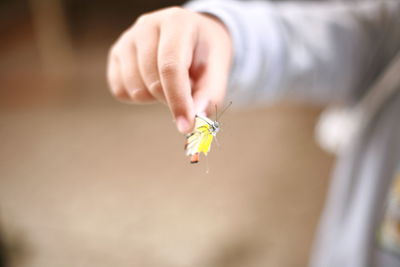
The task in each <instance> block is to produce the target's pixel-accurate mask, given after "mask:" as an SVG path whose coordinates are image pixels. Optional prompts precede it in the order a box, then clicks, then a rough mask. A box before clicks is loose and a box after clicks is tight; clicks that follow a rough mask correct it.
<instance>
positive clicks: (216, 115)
mask: <svg viewBox="0 0 400 267" xmlns="http://www.w3.org/2000/svg"><path fill="white" fill-rule="evenodd" d="M215 121H218V110H217V104H215Z"/></svg>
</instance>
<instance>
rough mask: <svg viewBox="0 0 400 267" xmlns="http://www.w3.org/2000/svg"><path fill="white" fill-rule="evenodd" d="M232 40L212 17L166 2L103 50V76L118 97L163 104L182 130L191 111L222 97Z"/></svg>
mask: <svg viewBox="0 0 400 267" xmlns="http://www.w3.org/2000/svg"><path fill="white" fill-rule="evenodd" d="M231 58H232V43H231V38H230V36H229V33H228V31H227V30H226V28H225V26H224V25H223V24H222V22H220V21H219V20H218V19H216V18H215V17H212V16H210V15H206V14H201V13H196V12H192V11H189V10H186V9H183V8H179V7H171V8H167V9H163V10H159V11H155V12H152V13H148V14H144V15H142V16H140V17H139V18H138V19H137V21H136V22H135V23H134V24H133V26H131V27H130V28H129V29H127V30H126V31H125V32H124V33H122V35H121V36H120V37H119V39H118V40H117V41H116V43H115V44H114V45H113V46H112V48H111V49H110V53H109V60H108V70H107V78H108V82H109V85H110V88H111V92H112V94H113V95H114V96H115V97H117V98H118V99H120V100H127V101H129V102H133V103H148V102H152V101H154V100H158V101H160V102H163V103H165V104H167V105H168V107H169V109H170V110H171V112H172V115H173V117H174V119H175V122H176V124H177V127H178V130H179V131H180V132H182V133H188V132H190V131H191V129H192V128H193V124H194V115H195V114H197V113H206V114H210V113H211V112H212V111H213V108H214V105H215V104H219V103H221V102H222V100H223V98H224V96H225V91H226V86H227V80H228V75H229V70H230V65H231Z"/></svg>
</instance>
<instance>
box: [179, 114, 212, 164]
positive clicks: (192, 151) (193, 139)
mask: <svg viewBox="0 0 400 267" xmlns="http://www.w3.org/2000/svg"><path fill="white" fill-rule="evenodd" d="M210 127H211V126H210V124H209V123H208V122H207V121H205V120H204V119H202V118H199V117H196V121H195V129H194V131H193V132H192V133H190V134H189V135H188V136H187V143H186V146H185V149H186V155H188V156H194V158H196V159H192V161H191V162H192V163H195V162H197V161H198V154H199V153H201V152H203V153H204V155H207V153H208V152H209V151H210V147H211V142H212V139H213V135H212V134H211V131H210Z"/></svg>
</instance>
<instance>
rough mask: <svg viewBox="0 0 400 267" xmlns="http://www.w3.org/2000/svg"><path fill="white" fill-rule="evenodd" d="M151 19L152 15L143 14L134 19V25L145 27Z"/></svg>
mask: <svg viewBox="0 0 400 267" xmlns="http://www.w3.org/2000/svg"><path fill="white" fill-rule="evenodd" d="M151 19H152V15H151V14H147V13H145V14H143V15H141V16H139V17H138V18H137V19H136V22H135V24H134V25H146V24H147V23H149V22H150V21H151Z"/></svg>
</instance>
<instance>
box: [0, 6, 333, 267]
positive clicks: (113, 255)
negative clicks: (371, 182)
mask: <svg viewBox="0 0 400 267" xmlns="http://www.w3.org/2000/svg"><path fill="white" fill-rule="evenodd" d="M182 3H183V2H182V1H167V0H165V1H161V0H146V1H144V0H143V1H139V0H135V1H126V0H125V1H123V0H114V1H106V0H98V1H88V0H86V1H84V0H18V1H17V0H0V34H1V35H0V36H1V42H0V266H1V267H10V266H11V267H15V266H18V267H19V266H21V267H22V266H24V267H25V266H27V267H28V266H29V267H50V266H51V267H54V266H57V267H64V266H65V267H67V266H96V267H103V266H104V267H106V266H107V267H109V266H122V267H123V266H143V267H156V266H157V267H170V266H171V267H172V266H174V267H181V266H182V267H184V266H185V267H186V266H190V267H205V266H207V267H228V266H229V267H236V266H237V267H239V266H240V267H253V266H254V267H261V266H263V267H269V266H271V267H272V266H273V267H275V266H279V267H287V266H296V267H299V266H305V265H306V263H307V260H308V255H309V252H310V248H311V242H312V238H313V234H314V231H315V229H316V225H317V221H318V217H319V215H320V212H321V208H322V205H323V202H324V198H325V192H326V187H327V184H328V182H329V172H330V169H331V165H332V162H333V158H332V157H331V156H329V155H327V154H325V153H323V152H322V151H321V150H320V149H319V148H318V146H317V145H316V144H315V142H314V140H313V127H314V124H315V121H316V118H317V116H318V114H319V111H320V110H319V108H317V107H312V106H305V105H293V104H287V103H282V104H279V105H276V106H271V107H265V108H264V109H257V110H256V109H253V110H243V111H235V110H234V109H231V110H230V111H228V112H227V113H226V114H225V115H224V117H223V119H222V128H223V130H222V132H221V133H220V134H219V136H218V140H219V143H220V145H219V146H217V145H215V144H214V146H213V148H212V153H210V154H209V156H208V157H207V160H206V159H204V158H203V159H202V161H201V162H200V164H198V165H194V166H193V165H190V164H189V162H188V159H187V158H186V157H185V155H184V151H183V143H184V137H183V136H181V135H180V134H179V133H178V132H177V131H176V129H175V126H174V124H173V123H172V119H171V116H170V114H169V111H168V110H167V108H166V107H164V106H162V105H158V104H154V105H146V106H133V105H126V104H121V103H119V102H118V101H116V100H114V99H113V98H112V97H111V95H110V94H109V93H108V89H107V85H106V80H105V65H106V57H107V50H108V48H109V47H110V45H111V44H112V42H113V41H114V40H115V39H116V38H117V37H118V35H119V34H120V33H121V32H122V31H123V30H124V29H126V28H127V27H128V26H130V25H131V24H132V23H133V22H134V20H135V18H136V17H137V16H138V15H139V14H141V13H143V12H146V11H150V10H153V9H158V8H161V7H166V6H170V5H178V4H182ZM208 169H209V172H208V173H207V170H208Z"/></svg>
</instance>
